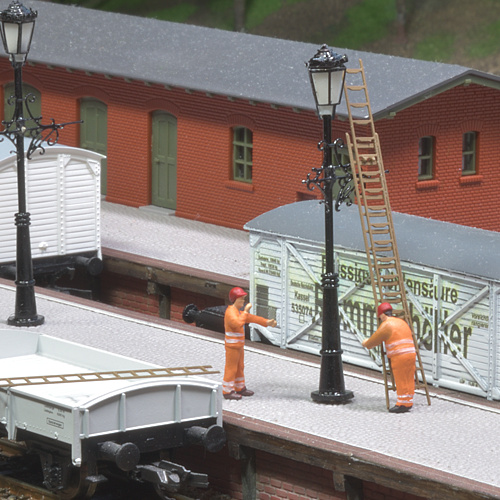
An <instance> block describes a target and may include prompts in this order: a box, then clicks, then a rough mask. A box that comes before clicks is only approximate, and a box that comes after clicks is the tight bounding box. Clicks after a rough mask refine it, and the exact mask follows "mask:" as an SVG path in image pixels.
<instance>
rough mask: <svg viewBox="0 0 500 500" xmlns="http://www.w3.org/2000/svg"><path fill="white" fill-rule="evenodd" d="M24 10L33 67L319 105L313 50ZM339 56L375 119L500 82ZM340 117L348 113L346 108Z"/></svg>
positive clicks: (200, 30) (97, 14)
mask: <svg viewBox="0 0 500 500" xmlns="http://www.w3.org/2000/svg"><path fill="white" fill-rule="evenodd" d="M28 6H29V7H32V8H33V9H34V10H37V11H38V18H37V26H36V28H35V34H34V37H33V42H32V49H31V51H30V54H29V61H31V62H35V63H43V64H47V65H54V66H59V67H64V68H68V69H74V70H81V71H86V72H95V73H100V74H106V75H109V76H113V77H121V78H128V79H135V80H139V81H145V82H150V83H156V84H161V85H169V86H173V87H180V88H184V89H190V90H193V91H201V92H207V93H214V94H218V95H224V96H228V97H234V98H241V99H245V100H250V101H258V102H264V103H272V104H276V105H281V106H287V107H292V108H298V109H306V110H314V109H315V107H314V100H313V96H312V92H311V88H310V84H309V80H308V76H307V70H306V68H305V66H304V62H305V61H307V60H309V59H310V58H311V57H312V56H313V55H314V54H315V53H316V51H317V49H318V45H314V44H309V43H302V42H295V41H289V40H281V39H276V38H269V37H263V36H257V35H250V34H245V33H236V32H231V31H223V30H218V29H212V28H204V27H199V26H193V25H188V24H179V23H172V22H167V21H159V20H155V19H148V18H142V17H135V16H128V15H123V14H116V13H110V12H103V11H95V10H91V9H85V8H82V7H78V6H66V5H61V4H58V3H51V2H40V1H37V0H32V1H30V2H29V5H28ZM336 50H337V52H339V53H346V54H347V55H348V57H349V63H348V64H347V66H348V67H358V59H360V58H361V59H362V60H363V64H364V66H365V72H366V75H367V80H368V89H369V92H370V100H371V105H372V112H373V115H374V117H375V118H376V119H377V118H378V117H383V116H387V115H388V114H389V113H391V112H395V111H397V110H399V109H403V108H406V107H408V106H411V105H412V104H413V103H415V102H418V101H420V100H423V99H427V98H428V97H431V96H432V95H434V94H437V93H440V92H442V91H444V90H446V89H448V88H451V87H454V86H456V85H460V84H462V83H470V82H478V83H481V84H484V85H489V86H494V87H498V85H499V81H500V78H499V77H498V76H494V75H491V74H487V73H483V72H479V71H475V70H472V69H470V68H466V67H464V66H459V65H451V64H443V63H436V62H428V61H419V60H415V59H406V58H401V57H395V56H387V55H382V54H374V53H369V52H361V51H355V50H350V49H349V50H348V49H338V48H337V49H336ZM0 52H1V56H4V54H3V51H0ZM4 57H5V56H4ZM337 111H338V115H340V116H345V115H346V107H345V104H344V103H343V104H341V105H340V106H339V107H338V110H337Z"/></svg>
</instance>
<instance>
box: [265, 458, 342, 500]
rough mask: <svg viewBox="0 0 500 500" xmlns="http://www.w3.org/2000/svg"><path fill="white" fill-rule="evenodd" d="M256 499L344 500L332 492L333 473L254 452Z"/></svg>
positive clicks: (333, 490)
mask: <svg viewBox="0 0 500 500" xmlns="http://www.w3.org/2000/svg"><path fill="white" fill-rule="evenodd" d="M256 463H257V491H258V492H259V493H258V495H257V498H258V499H259V500H279V499H288V500H309V499H310V500H312V499H318V500H334V499H339V500H344V499H345V498H346V494H345V493H343V492H338V491H335V488H334V486H333V472H332V471H329V470H325V469H320V468H318V467H312V466H311V465H307V464H302V463H299V462H294V461H292V460H287V459H284V458H281V457H277V456H275V455H270V454H268V453H263V452H257V453H256Z"/></svg>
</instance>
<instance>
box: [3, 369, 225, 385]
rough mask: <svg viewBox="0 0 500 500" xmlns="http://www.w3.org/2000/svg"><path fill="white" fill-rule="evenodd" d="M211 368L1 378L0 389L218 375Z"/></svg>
mask: <svg viewBox="0 0 500 500" xmlns="http://www.w3.org/2000/svg"><path fill="white" fill-rule="evenodd" d="M210 368H212V366H210V365H206V366H184V367H178V368H141V369H138V370H118V371H116V370H115V371H109V372H88V373H69V374H63V375H34V376H31V377H1V378H0V388H8V387H14V386H28V385H41V384H67V383H73V382H99V381H101V382H102V381H109V380H129V379H146V378H156V377H162V378H163V377H185V376H187V375H209V374H214V373H219V372H218V371H213V370H210Z"/></svg>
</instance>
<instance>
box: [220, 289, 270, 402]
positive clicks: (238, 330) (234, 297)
mask: <svg viewBox="0 0 500 500" xmlns="http://www.w3.org/2000/svg"><path fill="white" fill-rule="evenodd" d="M247 295H248V294H247V293H246V292H245V290H243V289H242V288H240V287H235V288H232V289H231V291H230V292H229V301H230V302H231V305H230V306H228V307H227V309H226V313H225V315H224V330H225V332H226V333H225V336H224V338H225V347H226V367H225V370H224V380H223V382H222V392H223V394H224V398H225V399H233V400H240V399H241V397H242V396H253V395H254V392H253V391H250V390H248V389H247V388H246V385H245V374H244V368H245V364H244V347H245V324H246V323H257V324H258V325H261V326H272V327H274V326H276V320H275V319H265V318H262V317H260V316H255V315H253V314H250V313H249V311H250V308H251V307H252V304H250V303H248V304H247V305H246V306H245V297H246V296H247ZM243 306H244V308H243ZM241 309H243V311H242V310H241Z"/></svg>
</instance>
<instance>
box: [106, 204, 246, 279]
mask: <svg viewBox="0 0 500 500" xmlns="http://www.w3.org/2000/svg"><path fill="white" fill-rule="evenodd" d="M101 215H102V217H101V234H102V246H103V247H104V249H111V250H114V251H119V252H125V253H128V254H133V255H138V256H141V257H144V258H149V259H154V260H158V261H163V262H168V263H170V264H174V265H177V266H183V267H185V268H192V269H197V270H200V271H204V272H208V273H213V274H218V275H221V276H226V277H229V278H238V279H244V280H248V279H249V277H250V246H249V243H248V233H247V232H246V231H243V230H241V231H240V230H237V229H229V228H225V227H221V226H216V225H214V224H206V223H203V222H199V221H195V220H189V219H180V218H178V217H175V215H174V212H173V211H169V210H165V209H160V208H156V207H152V206H151V207H141V208H133V207H126V206H124V205H118V204H115V203H107V202H102V213H101Z"/></svg>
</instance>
